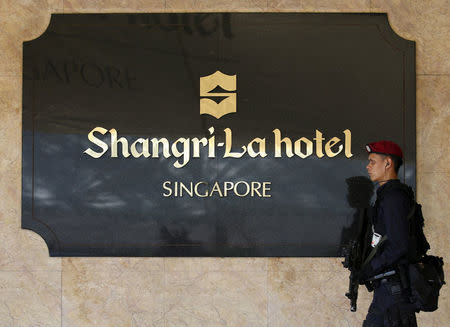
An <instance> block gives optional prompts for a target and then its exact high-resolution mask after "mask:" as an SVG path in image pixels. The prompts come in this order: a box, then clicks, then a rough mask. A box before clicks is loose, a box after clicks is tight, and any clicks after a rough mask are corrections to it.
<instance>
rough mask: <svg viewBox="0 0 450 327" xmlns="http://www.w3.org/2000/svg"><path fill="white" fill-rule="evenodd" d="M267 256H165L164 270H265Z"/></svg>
mask: <svg viewBox="0 0 450 327" xmlns="http://www.w3.org/2000/svg"><path fill="white" fill-rule="evenodd" d="M267 260H268V259H267V258H166V259H165V270H166V271H173V272H176V271H192V272H214V271H223V272H225V271H227V272H228V271H255V272H263V271H266V270H267Z"/></svg>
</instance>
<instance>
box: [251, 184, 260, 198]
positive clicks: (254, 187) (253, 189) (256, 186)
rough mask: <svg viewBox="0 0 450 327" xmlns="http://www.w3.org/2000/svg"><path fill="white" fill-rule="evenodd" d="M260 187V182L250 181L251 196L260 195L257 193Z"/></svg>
mask: <svg viewBox="0 0 450 327" xmlns="http://www.w3.org/2000/svg"><path fill="white" fill-rule="evenodd" d="M260 188H261V183H260V182H252V193H251V194H252V196H254V194H255V193H256V194H258V196H261V193H259V191H258V190H259V189H260Z"/></svg>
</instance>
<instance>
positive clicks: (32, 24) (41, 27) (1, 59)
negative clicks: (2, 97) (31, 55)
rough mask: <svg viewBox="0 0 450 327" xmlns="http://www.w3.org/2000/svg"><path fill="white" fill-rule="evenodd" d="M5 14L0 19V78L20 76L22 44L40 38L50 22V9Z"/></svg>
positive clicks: (26, 9)
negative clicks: (3, 76)
mask: <svg viewBox="0 0 450 327" xmlns="http://www.w3.org/2000/svg"><path fill="white" fill-rule="evenodd" d="M21 8H22V9H23V10H17V11H13V12H6V13H5V14H4V15H1V16H0V17H1V19H0V31H1V32H0V50H1V51H0V76H1V75H14V76H21V75H22V43H23V41H27V40H32V39H34V38H37V37H38V36H40V35H41V34H42V33H44V31H45V30H46V29H47V26H48V24H49V22H50V9H48V8H42V9H35V10H33V9H32V8H30V7H21Z"/></svg>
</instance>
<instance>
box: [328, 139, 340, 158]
mask: <svg viewBox="0 0 450 327" xmlns="http://www.w3.org/2000/svg"><path fill="white" fill-rule="evenodd" d="M340 141H341V139H339V138H337V137H333V138H332V139H331V140H329V141H328V142H327V144H325V153H326V154H327V156H328V157H330V158H332V157H335V156H337V155H338V154H339V153H341V151H342V149H343V148H344V147H343V146H342V144H339V150H338V151H337V152H333V151H332V150H331V148H332V147H333V146H335V145H336V144H338V143H339V142H340Z"/></svg>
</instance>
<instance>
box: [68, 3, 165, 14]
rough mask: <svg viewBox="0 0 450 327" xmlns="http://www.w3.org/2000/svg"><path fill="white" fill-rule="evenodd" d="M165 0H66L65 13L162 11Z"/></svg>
mask: <svg viewBox="0 0 450 327" xmlns="http://www.w3.org/2000/svg"><path fill="white" fill-rule="evenodd" d="M164 8H165V1H164V0H64V12H65V13H78V12H80V13H82V12H83V13H108V12H111V13H114V12H127V13H133V12H146V11H148V12H161V11H164Z"/></svg>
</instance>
